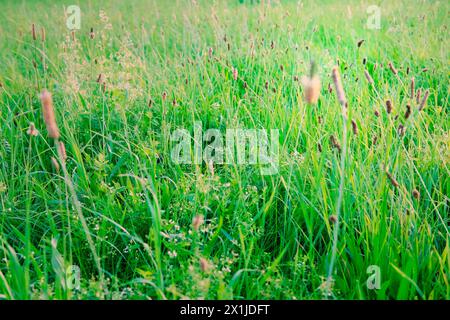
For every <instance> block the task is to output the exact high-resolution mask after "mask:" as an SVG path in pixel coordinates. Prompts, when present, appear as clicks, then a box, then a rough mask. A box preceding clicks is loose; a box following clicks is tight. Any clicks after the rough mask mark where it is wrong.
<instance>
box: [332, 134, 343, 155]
mask: <svg viewBox="0 0 450 320" xmlns="http://www.w3.org/2000/svg"><path fill="white" fill-rule="evenodd" d="M330 144H331V146H332V147H333V148H336V149H337V150H338V151H339V152H341V145H340V144H339V142H338V141H337V139H336V137H335V136H334V135H331V136H330Z"/></svg>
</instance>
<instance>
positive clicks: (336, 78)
mask: <svg viewBox="0 0 450 320" xmlns="http://www.w3.org/2000/svg"><path fill="white" fill-rule="evenodd" d="M332 78H333V83H334V87H335V88H336V95H337V98H338V100H339V103H340V104H341V106H343V107H344V106H345V105H346V103H347V100H346V99H345V92H344V88H343V87H342V83H341V75H340V74H339V69H338V67H334V68H333V71H332Z"/></svg>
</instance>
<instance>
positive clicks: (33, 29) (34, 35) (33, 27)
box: [31, 23, 37, 40]
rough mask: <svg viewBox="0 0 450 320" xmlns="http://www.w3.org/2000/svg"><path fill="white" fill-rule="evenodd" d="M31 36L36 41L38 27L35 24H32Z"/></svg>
mask: <svg viewBox="0 0 450 320" xmlns="http://www.w3.org/2000/svg"><path fill="white" fill-rule="evenodd" d="M31 36H32V37H33V40H36V39H37V37H36V26H35V25H34V23H33V24H31Z"/></svg>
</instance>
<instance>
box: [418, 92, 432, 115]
mask: <svg viewBox="0 0 450 320" xmlns="http://www.w3.org/2000/svg"><path fill="white" fill-rule="evenodd" d="M429 95H430V90H426V91H425V93H424V94H423V98H422V101H421V102H420V105H419V111H422V109H423V108H424V107H425V105H426V103H427V100H428V96H429Z"/></svg>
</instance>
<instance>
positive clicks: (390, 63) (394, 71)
mask: <svg viewBox="0 0 450 320" xmlns="http://www.w3.org/2000/svg"><path fill="white" fill-rule="evenodd" d="M388 65H389V69H390V70H391V71H392V73H393V74H395V75H398V71H397V69H395V67H394V64H393V63H392V61H390V62H389V63H388Z"/></svg>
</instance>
